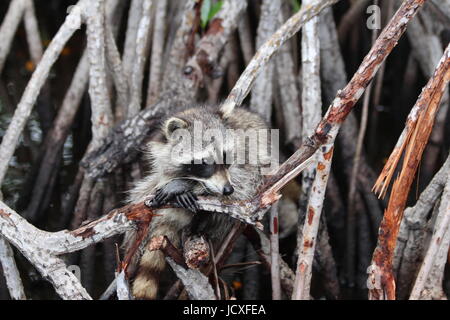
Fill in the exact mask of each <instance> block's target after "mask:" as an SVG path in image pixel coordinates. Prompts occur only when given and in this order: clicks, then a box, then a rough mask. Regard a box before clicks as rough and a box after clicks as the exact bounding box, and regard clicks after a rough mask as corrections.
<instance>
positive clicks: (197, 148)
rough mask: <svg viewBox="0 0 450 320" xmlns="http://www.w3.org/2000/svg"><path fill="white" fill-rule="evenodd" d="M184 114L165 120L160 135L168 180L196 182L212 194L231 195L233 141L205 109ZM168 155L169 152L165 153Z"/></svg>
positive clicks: (215, 116)
mask: <svg viewBox="0 0 450 320" xmlns="http://www.w3.org/2000/svg"><path fill="white" fill-rule="evenodd" d="M197 109H198V108H196V110H195V111H192V112H189V111H187V112H184V113H181V114H178V115H175V116H173V117H171V118H169V119H167V120H166V121H165V122H164V124H163V133H164V135H165V138H166V140H167V146H168V148H169V149H170V152H169V153H168V154H169V156H168V158H169V159H167V158H166V161H167V162H169V161H170V164H167V165H166V168H167V170H169V171H170V173H169V172H168V171H166V173H168V174H169V175H170V176H172V177H174V178H179V179H192V180H195V181H198V182H199V183H200V184H201V185H202V186H203V187H204V188H205V191H206V192H208V193H212V194H220V195H225V196H228V195H231V194H232V193H233V192H234V188H233V186H232V184H231V181H230V173H229V168H230V166H231V165H232V158H233V141H232V139H231V138H229V137H227V134H228V132H227V130H226V128H225V126H224V124H223V123H222V121H221V119H220V117H219V116H218V115H216V114H214V113H211V112H209V110H207V109H205V110H204V112H201V110H203V109H200V111H199V110H197ZM167 151H169V150H167Z"/></svg>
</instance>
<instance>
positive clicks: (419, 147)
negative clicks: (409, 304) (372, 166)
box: [369, 45, 450, 300]
mask: <svg viewBox="0 0 450 320" xmlns="http://www.w3.org/2000/svg"><path fill="white" fill-rule="evenodd" d="M449 79H450V45H449V46H448V47H447V49H446V50H445V53H444V56H443V57H442V58H441V61H440V62H439V64H438V66H437V67H436V70H435V73H434V75H433V77H432V78H431V79H430V80H429V81H428V84H427V85H426V87H425V88H424V89H423V91H422V93H421V95H420V96H419V99H418V100H417V102H416V104H415V106H414V107H413V110H412V111H413V112H412V114H411V115H410V116H409V117H408V120H407V123H406V131H405V132H404V133H403V134H402V137H403V140H402V139H401V140H399V142H400V141H401V142H400V146H396V148H395V149H394V151H393V152H392V154H391V157H390V158H389V161H388V162H387V163H386V166H385V167H384V169H383V171H382V173H381V174H380V177H379V178H378V180H377V184H376V185H375V189H377V190H380V186H383V184H384V186H383V187H384V190H386V186H387V184H388V183H389V179H390V178H389V177H391V176H392V175H393V170H394V169H395V166H396V164H397V163H398V162H399V159H400V157H401V155H402V153H403V151H405V155H404V160H403V166H402V169H401V172H400V174H399V176H398V178H397V179H396V180H395V182H394V185H393V187H392V193H391V197H390V199H389V204H388V208H387V209H386V211H385V213H384V218H383V220H382V222H381V226H380V231H379V236H378V245H377V247H376V249H375V251H374V254H373V257H372V265H371V269H370V272H371V275H370V276H369V281H370V282H371V283H372V284H373V287H371V290H370V293H369V297H370V299H373V300H379V299H389V300H393V299H395V281H394V276H393V270H392V263H393V256H394V250H395V245H396V243H397V235H398V232H399V228H400V223H401V221H402V218H403V211H404V209H405V206H406V200H407V197H408V194H409V190H410V188H411V184H412V182H413V180H414V177H415V174H416V171H417V168H418V166H419V163H420V160H421V158H422V153H423V151H424V149H425V147H426V145H427V142H428V139H429V137H430V133H431V130H432V128H433V124H434V120H435V115H436V112H437V110H438V108H439V103H440V101H441V98H442V95H443V93H444V89H445V88H446V85H447V83H448V81H449ZM387 177H388V178H387Z"/></svg>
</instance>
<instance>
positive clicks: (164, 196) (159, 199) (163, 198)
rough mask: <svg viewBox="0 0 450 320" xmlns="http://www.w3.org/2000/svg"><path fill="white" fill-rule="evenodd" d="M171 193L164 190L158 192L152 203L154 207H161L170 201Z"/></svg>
mask: <svg viewBox="0 0 450 320" xmlns="http://www.w3.org/2000/svg"><path fill="white" fill-rule="evenodd" d="M169 197H170V193H168V192H165V191H164V189H158V190H156V193H155V197H154V198H153V199H152V200H151V201H150V205H151V206H152V207H161V206H163V205H165V204H166V203H167V202H168V200H170V198H169Z"/></svg>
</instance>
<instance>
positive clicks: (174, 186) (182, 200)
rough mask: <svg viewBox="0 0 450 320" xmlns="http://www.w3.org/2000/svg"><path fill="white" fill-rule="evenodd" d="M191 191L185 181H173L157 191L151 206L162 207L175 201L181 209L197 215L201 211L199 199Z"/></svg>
mask: <svg viewBox="0 0 450 320" xmlns="http://www.w3.org/2000/svg"><path fill="white" fill-rule="evenodd" d="M189 189H190V188H187V186H186V183H185V182H184V181H180V180H175V181H171V182H169V183H168V184H167V185H165V186H164V187H162V188H160V189H157V190H156V192H155V196H154V198H153V199H152V200H151V201H150V202H149V204H150V206H152V207H161V206H163V205H165V204H167V203H168V202H171V201H173V202H175V203H177V204H178V205H179V206H180V207H182V208H184V209H187V210H190V211H192V212H194V213H195V212H197V211H198V209H199V208H198V204H197V197H196V195H195V194H194V193H192V192H191V191H190V190H189Z"/></svg>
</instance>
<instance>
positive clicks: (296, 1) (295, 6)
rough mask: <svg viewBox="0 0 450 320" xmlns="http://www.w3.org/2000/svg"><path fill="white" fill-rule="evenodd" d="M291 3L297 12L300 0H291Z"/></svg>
mask: <svg viewBox="0 0 450 320" xmlns="http://www.w3.org/2000/svg"><path fill="white" fill-rule="evenodd" d="M291 4H292V9H294V12H298V11H299V10H300V0H291Z"/></svg>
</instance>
